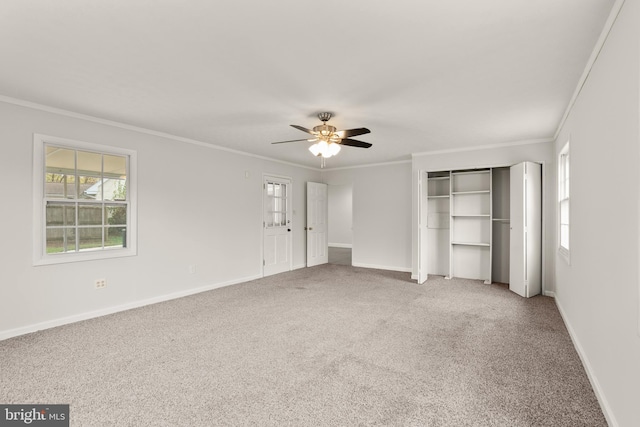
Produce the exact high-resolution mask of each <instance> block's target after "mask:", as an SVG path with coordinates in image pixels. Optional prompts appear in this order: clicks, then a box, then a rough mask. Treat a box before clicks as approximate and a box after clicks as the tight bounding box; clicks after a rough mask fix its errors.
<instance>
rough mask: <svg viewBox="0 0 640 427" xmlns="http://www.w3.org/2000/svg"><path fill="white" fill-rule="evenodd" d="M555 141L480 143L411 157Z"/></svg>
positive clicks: (533, 140) (416, 154)
mask: <svg viewBox="0 0 640 427" xmlns="http://www.w3.org/2000/svg"><path fill="white" fill-rule="evenodd" d="M553 141H554V139H552V138H540V139H530V140H526V141H514V142H502V143H499V144H490V145H479V146H477V147H462V148H450V149H446V150H434V151H423V152H420V153H411V157H412V158H416V157H423V156H432V155H435V154H447V153H460V152H464V151H476V150H491V149H494V148H505V147H518V146H520V145H531V144H547V143H549V142H553Z"/></svg>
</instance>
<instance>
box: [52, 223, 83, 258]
mask: <svg viewBox="0 0 640 427" xmlns="http://www.w3.org/2000/svg"><path fill="white" fill-rule="evenodd" d="M75 250H76V232H75V229H74V228H47V253H48V254H56V253H62V252H74V251H75Z"/></svg>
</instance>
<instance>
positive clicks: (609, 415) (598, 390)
mask: <svg viewBox="0 0 640 427" xmlns="http://www.w3.org/2000/svg"><path fill="white" fill-rule="evenodd" d="M555 301H556V306H557V307H558V311H559V312H560V316H562V320H563V322H564V324H565V326H566V328H567V331H568V332H569V336H570V337H571V341H572V342H573V346H574V347H575V349H576V352H577V353H578V356H579V357H580V360H581V361H582V366H583V367H584V370H585V372H586V373H587V377H588V378H589V382H590V383H591V387H592V388H593V391H594V392H595V395H596V398H597V399H598V403H600V408H601V409H602V413H603V414H604V417H605V418H606V419H607V424H609V426H611V427H617V426H618V422H617V421H616V418H615V416H614V415H613V411H612V410H611V406H610V405H609V402H608V401H607V398H606V397H605V395H604V391H603V390H602V387H601V386H600V382H599V381H598V378H597V377H596V374H595V372H594V370H593V368H592V367H591V363H589V359H588V358H587V354H586V353H585V351H584V349H583V348H582V345H581V344H580V341H579V340H578V337H577V335H576V333H575V331H574V329H573V327H572V326H571V323H570V322H569V319H568V318H567V316H566V314H565V311H564V310H563V309H562V305H561V304H560V301H559V300H558V299H557V298H556V299H555Z"/></svg>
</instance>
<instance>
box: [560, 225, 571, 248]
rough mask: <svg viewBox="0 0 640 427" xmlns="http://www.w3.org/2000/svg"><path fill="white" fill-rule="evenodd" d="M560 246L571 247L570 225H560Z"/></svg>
mask: <svg viewBox="0 0 640 427" xmlns="http://www.w3.org/2000/svg"><path fill="white" fill-rule="evenodd" d="M560 246H562V247H563V248H565V249H569V226H568V225H561V226H560Z"/></svg>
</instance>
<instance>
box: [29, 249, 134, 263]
mask: <svg viewBox="0 0 640 427" xmlns="http://www.w3.org/2000/svg"><path fill="white" fill-rule="evenodd" d="M136 255H137V251H136V250H134V249H132V248H131V249H125V250H122V249H111V250H109V249H106V250H101V251H99V252H98V251H87V252H79V253H66V254H63V253H61V254H54V255H45V256H41V255H38V256H36V258H35V259H34V260H33V265H34V266H40V265H55V264H66V263H70V262H82V261H97V260H101V259H112V258H123V257H130V256H136Z"/></svg>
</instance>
